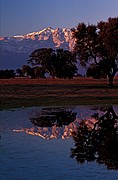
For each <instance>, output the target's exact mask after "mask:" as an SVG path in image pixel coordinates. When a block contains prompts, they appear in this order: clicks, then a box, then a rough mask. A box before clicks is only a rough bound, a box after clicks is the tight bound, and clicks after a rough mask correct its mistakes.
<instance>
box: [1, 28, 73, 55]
mask: <svg viewBox="0 0 118 180" xmlns="http://www.w3.org/2000/svg"><path fill="white" fill-rule="evenodd" d="M0 44H1V51H5V50H7V51H10V52H15V53H30V52H32V51H33V50H35V49H38V48H44V47H46V48H53V49H56V48H63V49H67V50H72V49H73V46H74V39H73V38H72V32H71V30H70V29H68V28H56V29H53V28H51V27H48V28H45V29H43V30H41V31H37V32H31V33H28V34H26V35H17V36H12V37H3V38H0Z"/></svg>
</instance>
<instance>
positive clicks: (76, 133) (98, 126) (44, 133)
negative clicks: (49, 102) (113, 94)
mask: <svg viewBox="0 0 118 180" xmlns="http://www.w3.org/2000/svg"><path fill="white" fill-rule="evenodd" d="M86 111H88V109H86V108H85V112H86ZM85 112H84V113H85ZM82 113H83V112H80V114H81V115H80V114H78V113H77V112H76V111H75V110H74V109H71V108H42V109H41V110H40V111H39V110H33V111H31V112H30V114H29V120H30V122H31V123H32V124H33V127H32V128H22V129H19V130H18V129H14V130H13V131H15V132H25V133H27V134H30V135H35V136H40V137H41V138H44V139H46V140H50V139H58V138H59V139H67V138H70V137H72V138H73V139H74V145H75V147H74V148H72V149H71V156H70V157H71V158H75V159H76V160H77V162H78V163H84V162H92V161H96V162H97V163H99V164H105V165H106V166H107V168H108V169H118V133H117V132H118V131H117V122H118V121H117V120H118V116H117V114H116V112H115V110H114V109H113V107H112V106H104V107H103V106H102V107H94V108H92V111H91V113H92V114H91V115H89V116H86V115H83V114H82Z"/></svg>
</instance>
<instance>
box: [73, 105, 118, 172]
mask: <svg viewBox="0 0 118 180" xmlns="http://www.w3.org/2000/svg"><path fill="white" fill-rule="evenodd" d="M106 110H107V112H106V113H105V114H104V115H103V116H101V117H99V116H98V114H94V115H93V116H92V117H94V118H95V119H96V121H97V122H96V123H95V124H94V127H93V128H90V127H89V126H88V125H87V124H86V123H85V122H83V121H82V122H81V124H80V127H79V128H78V131H77V132H74V133H73V139H74V141H75V148H74V149H71V157H72V158H76V160H77V161H78V163H84V162H85V161H87V162H91V161H96V162H97V163H99V164H105V165H106V166H107V168H108V169H118V134H117V119H118V116H117V115H116V114H115V111H114V110H113V107H112V106H109V107H108V108H107V109H106Z"/></svg>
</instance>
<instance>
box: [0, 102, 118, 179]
mask: <svg viewBox="0 0 118 180" xmlns="http://www.w3.org/2000/svg"><path fill="white" fill-rule="evenodd" d="M112 110H113V112H112V111H108V107H92V106H83V107H82V106H78V107H56V108H54V107H32V108H19V109H9V110H3V111H0V179H1V180H99V179H100V180H102V179H104V180H112V179H113V180H117V179H118V171H117V169H118V164H117V163H118V162H117V157H118V154H117V140H116V139H115V138H114V136H113V138H112V137H111V136H110V137H111V139H115V140H113V141H115V143H114V144H115V145H114V144H113V143H111V142H110V144H112V147H113V149H114V150H115V151H113V152H111V151H109V150H108V149H110V147H111V146H109V144H108V142H109V139H110V138H109V135H108V132H107V130H105V132H104V131H103V130H101V129H102V125H103V124H102V123H101V124H102V125H101V124H100V123H99V124H100V128H99V127H98V125H97V128H94V127H95V126H94V124H95V123H96V122H98V120H99V119H100V118H101V117H102V118H101V119H102V120H103V119H105V120H106V119H107V118H111V120H113V121H114V117H115V119H117V116H116V115H118V106H115V105H114V106H112ZM104 114H105V116H104ZM82 122H84V125H85V124H86V127H87V128H88V131H87V130H85V129H86V128H83V127H85V126H83V124H82ZM114 122H115V123H114V127H115V129H116V126H117V123H116V121H114ZM80 126H81V127H82V128H80ZM111 126H112V125H110V126H109V127H110V130H109V131H111V133H112V132H113V133H112V134H114V133H115V130H112V129H113V126H112V128H111ZM79 128H80V129H79ZM91 129H94V130H93V131H91ZM73 132H76V133H73ZM80 132H81V133H80ZM86 132H89V136H88V137H90V136H91V137H92V135H93V132H94V136H93V137H97V140H95V142H97V143H95V142H94V141H93V140H92V141H91V139H92V138H89V140H90V141H91V142H92V143H94V146H92V151H91V149H89V147H90V144H89V145H88V144H87V143H85V141H86V142H88V139H87V140H86V138H85V137H87V133H86ZM90 132H91V134H90ZM96 132H97V133H96ZM98 132H99V133H98ZM106 132H107V133H106ZM82 133H83V134H82ZM100 133H102V134H106V136H108V137H105V138H104V145H102V146H100V143H101V142H102V143H101V144H103V140H102V141H101V140H98V136H96V135H98V134H99V136H100ZM83 137H84V142H83ZM92 143H91V144H92ZM86 144H87V145H86ZM84 146H85V148H84V150H83V147H84ZM107 146H109V148H108V149H105V148H107ZM95 147H97V148H95ZM101 149H103V150H101ZM93 151H94V153H93V154H92V152H93ZM102 153H103V154H102ZM113 153H114V154H113ZM109 154H110V155H109ZM113 157H115V158H113Z"/></svg>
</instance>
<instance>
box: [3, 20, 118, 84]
mask: <svg viewBox="0 0 118 180" xmlns="http://www.w3.org/2000/svg"><path fill="white" fill-rule="evenodd" d="M72 34H73V38H74V39H75V47H74V49H73V51H71V52H70V51H67V50H63V49H57V50H53V49H52V48H42V49H37V50H35V51H33V52H32V53H31V54H30V56H29V60H28V61H27V63H28V65H24V66H23V67H22V69H17V70H16V72H15V75H17V76H30V77H31V78H46V74H48V75H49V76H51V77H53V78H55V77H56V78H73V77H75V76H77V74H78V68H77V64H78V63H79V64H80V65H81V66H83V67H85V69H86V76H88V77H93V78H103V77H104V78H106V77H107V78H108V86H109V87H113V79H114V76H115V75H116V73H117V71H118V17H115V18H109V19H108V21H106V22H103V21H100V22H98V24H97V25H93V24H88V25H86V24H85V23H79V24H78V25H77V27H76V28H73V29H72ZM11 74H12V75H11ZM8 77H9V78H10V77H14V73H11V70H10V72H8V70H6V71H4V72H3V71H2V72H1V73H0V78H8Z"/></svg>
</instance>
